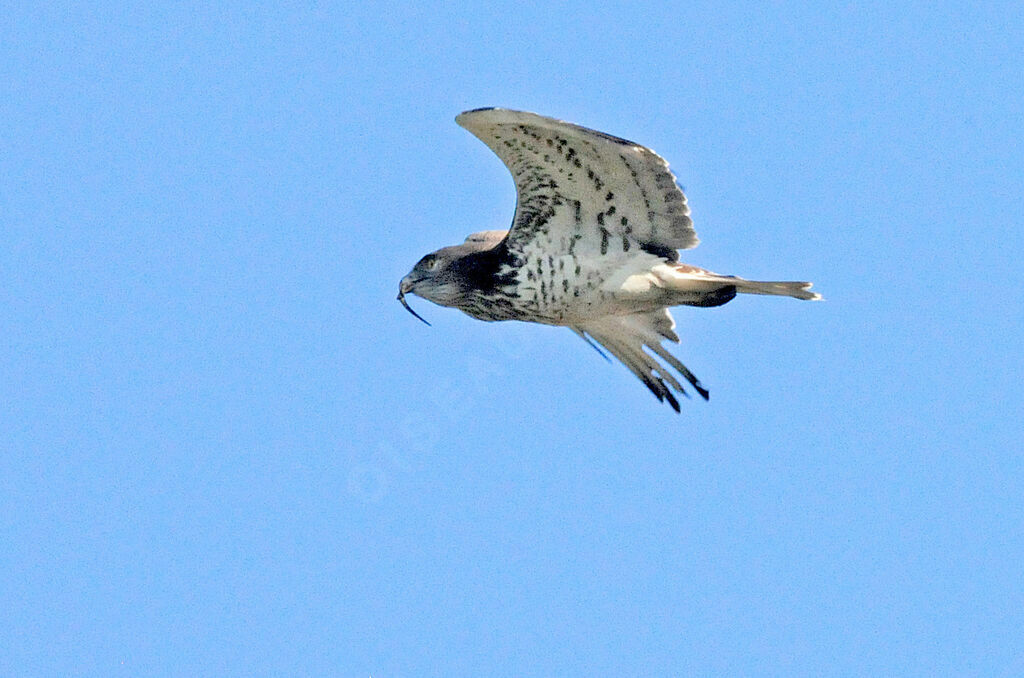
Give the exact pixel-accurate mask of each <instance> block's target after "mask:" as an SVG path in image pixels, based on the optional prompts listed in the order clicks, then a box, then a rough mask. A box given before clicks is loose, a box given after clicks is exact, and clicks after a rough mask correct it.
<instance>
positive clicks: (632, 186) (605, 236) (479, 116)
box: [455, 108, 699, 259]
mask: <svg viewBox="0 0 1024 678" xmlns="http://www.w3.org/2000/svg"><path fill="white" fill-rule="evenodd" d="M455 121H456V122H457V123H458V124H460V125H462V126H463V127H464V128H466V129H467V130H469V131H470V132H472V133H473V134H474V135H476V136H477V137H478V138H479V139H480V140H481V141H483V142H484V143H485V144H487V145H488V146H489V147H490V148H491V150H493V151H494V152H495V153H496V154H497V155H498V157H499V158H501V160H502V162H504V163H505V165H506V166H507V167H508V169H509V171H510V172H511V173H512V177H513V178H514V179H515V183H516V193H517V200H516V214H515V218H514V219H513V222H512V228H511V231H510V233H509V236H508V239H507V241H506V245H507V246H508V247H509V249H510V250H511V251H513V252H522V251H523V250H524V249H526V248H527V247H529V244H530V243H531V242H534V241H536V240H537V239H538V238H539V237H540V236H546V237H545V238H544V246H545V249H546V250H547V251H548V252H549V253H551V254H559V253H565V252H572V248H573V246H574V244H575V242H576V241H578V240H581V239H582V240H586V241H593V242H597V243H599V244H600V245H599V246H600V249H601V253H602V254H603V253H604V252H605V251H606V250H607V249H608V246H609V241H611V242H613V243H619V242H621V243H622V249H623V250H626V249H628V247H629V242H633V243H636V244H639V245H641V246H643V247H645V248H646V249H648V250H650V251H655V252H657V253H659V254H662V255H663V256H666V257H667V258H672V259H675V258H677V255H676V254H675V250H677V249H690V248H692V247H696V246H697V243H698V242H699V240H698V238H697V234H696V232H695V231H694V229H693V221H692V220H691V219H690V208H689V207H688V206H687V204H686V196H684V195H683V191H682V190H681V189H680V188H679V186H678V185H677V184H676V180H675V176H674V175H673V174H672V172H671V171H670V170H669V168H668V163H666V162H665V161H664V160H663V159H662V158H661V156H659V155H658V154H657V153H655V152H654V151H652V150H651V149H649V148H645V147H643V146H640V145H639V144H635V143H633V142H632V141H627V140H625V139H620V138H619V137H614V136H611V135H608V134H604V133H602V132H597V131H595V130H591V129H587V128H586V127H580V126H578V125H573V124H571V123H568V122H563V121H561V120H555V119H554V118H545V117H543V116H540V115H536V114H534V113H526V112H522V111H509V110H505V109H501V108H481V109H477V110H473V111H467V112H465V113H462V114H461V115H459V116H458V117H456V118H455Z"/></svg>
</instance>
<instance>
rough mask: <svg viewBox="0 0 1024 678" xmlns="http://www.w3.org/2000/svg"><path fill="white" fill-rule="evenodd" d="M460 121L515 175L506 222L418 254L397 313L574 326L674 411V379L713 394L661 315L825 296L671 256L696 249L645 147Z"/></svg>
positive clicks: (495, 115) (509, 124)
mask: <svg viewBox="0 0 1024 678" xmlns="http://www.w3.org/2000/svg"><path fill="white" fill-rule="evenodd" d="M456 122H458V123H459V124H460V125H462V126H463V127H465V128H466V129H467V130H469V131H470V132H472V133H473V134H474V135H476V136H477V137H478V138H479V139H480V140H481V141H483V142H484V143H485V144H487V145H488V146H489V147H490V148H491V150H493V151H494V152H495V153H496V154H497V155H498V157H499V158H500V159H501V160H502V162H504V163H505V165H506V166H507V167H508V169H509V171H510V172H511V173H512V177H513V179H514V180H515V184H516V192H517V201H516V212H515V217H514V218H513V220H512V226H511V228H510V229H509V230H507V231H483V232H480V233H474V234H472V235H470V236H469V237H468V238H466V241H465V242H464V243H462V244H461V245H457V246H454V247H445V248H442V249H440V250H438V251H436V252H433V253H431V254H428V255H427V256H425V257H423V258H422V259H421V260H420V261H419V263H417V264H416V266H415V267H414V268H413V270H412V271H411V272H410V273H409V275H407V276H405V278H403V279H402V281H401V284H400V286H399V300H401V301H402V303H403V304H405V295H406V294H408V293H413V294H416V295H419V296H421V297H423V298H425V299H428V300H430V301H433V302H434V303H437V304H440V305H442V306H451V307H454V308H458V309H459V310H461V311H464V312H465V313H467V314H469V315H471V316H473V317H474V318H479V319H480V320H488V321H496V320H523V321H528V322H538V323H543V324H547V325H563V326H566V327H569V328H570V329H572V330H573V331H574V332H575V333H576V334H578V335H579V336H580V337H582V338H583V339H584V340H586V341H587V342H588V343H591V344H592V345H594V346H595V348H597V347H598V346H600V347H603V348H604V349H605V350H606V351H608V352H609V353H611V354H612V355H614V356H615V357H617V358H618V359H619V360H621V361H622V362H623V364H625V365H626V367H627V368H629V369H630V371H632V372H633V374H635V375H636V376H637V378H639V379H640V381H642V382H643V383H644V384H645V385H646V386H647V388H649V389H650V390H651V392H652V393H654V395H655V396H657V398H658V399H659V400H665V401H668V403H669V404H670V405H671V406H672V407H673V408H674V409H675V410H676V411H677V412H678V411H679V402H678V400H677V399H676V397H675V395H674V394H673V391H674V392H676V393H681V394H684V395H686V391H685V389H684V388H683V386H682V384H681V383H680V382H679V380H678V379H677V378H676V376H675V375H676V374H678V375H680V376H682V377H683V379H684V380H685V381H687V382H689V384H690V385H691V386H692V387H693V388H694V389H695V390H696V391H697V392H698V393H700V394H701V395H702V396H703V397H704V398H705V399H707V397H708V392H707V390H706V389H705V388H704V387H703V386H702V385H701V384H700V382H699V381H698V380H697V378H696V377H694V376H693V374H692V373H691V372H690V371H689V370H688V369H686V367H685V366H684V365H683V364H682V363H681V362H679V360H678V359H676V358H675V357H674V356H673V355H672V354H670V353H669V352H668V351H666V350H665V348H664V347H663V346H662V342H663V341H664V340H665V339H668V340H670V341H673V342H678V341H679V337H678V335H676V333H675V330H674V327H675V323H674V321H673V320H672V316H671V315H670V314H669V312H668V308H669V307H671V306H679V305H687V306H698V307H708V306H720V305H722V304H725V303H727V302H728V301H730V300H731V299H732V298H733V297H735V296H736V294H737V293H738V292H741V293H747V294H769V295H780V296H790V297H795V298H797V299H820V296H819V295H817V294H815V293H813V292H810V291H808V290H809V289H810V287H811V284H810V283H805V282H757V281H750V280H744V279H742V278H737V277H734V276H723V275H719V274H717V273H712V272H711V271H706V270H704V269H701V268H697V267H694V266H689V265H686V264H682V263H680V262H679V253H678V251H677V250H680V249H684V250H685V249H690V248H692V247H696V245H697V243H698V242H699V241H698V239H697V234H696V232H695V231H694V229H693V221H692V220H691V219H690V208H689V207H688V205H687V203H686V197H685V196H684V195H683V192H682V190H681V189H680V188H679V186H678V185H677V184H676V180H675V176H674V175H673V174H672V172H671V171H670V170H669V168H668V164H667V163H666V162H665V161H664V160H663V159H662V158H661V157H660V156H659V155H658V154H656V153H655V152H654V151H652V150H650V149H649V148H645V147H643V146H640V145H639V144H635V143H633V142H631V141H627V140H625V139H620V138H619V137H615V136H611V135H609V134H604V133H602V132H597V131H595V130H590V129H587V128H585V127H579V126H577V125H573V124H571V123H567V122H562V121H560V120H555V119H552V118H545V117H542V116H539V115H536V114H533V113H526V112H521V111H510V110H504V109H498V108H485V109H477V110H473V111H467V112H466V113H463V114H461V115H459V116H458V117H457V118H456ZM406 308H408V305H407V304H406ZM410 310H411V309H410ZM598 350H601V349H600V348H599V349H598ZM659 359H660V361H659ZM669 368H672V369H669ZM672 370H675V373H673V371H672Z"/></svg>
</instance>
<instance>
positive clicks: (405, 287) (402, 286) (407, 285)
mask: <svg viewBox="0 0 1024 678" xmlns="http://www.w3.org/2000/svg"><path fill="white" fill-rule="evenodd" d="M415 286H416V284H415V283H414V282H413V281H412V280H410V279H409V277H408V276H406V277H404V278H402V282H401V283H399V284H398V301H399V302H401V304H402V306H405V310H406V311H408V312H409V313H412V314H413V315H414V316H416V317H417V318H419V319H420V320H423V318H420V314H419V313H417V312H416V311H414V310H412V307H411V306H409V302H407V301H406V300H405V295H406V294H407V293H408V292H411V291H412V288H413V287H415ZM423 322H425V323H426V324H427V326H428V327H429V326H430V323H428V322H427V321H426V320H423Z"/></svg>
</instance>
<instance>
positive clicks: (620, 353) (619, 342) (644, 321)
mask: <svg viewBox="0 0 1024 678" xmlns="http://www.w3.org/2000/svg"><path fill="white" fill-rule="evenodd" d="M572 330H573V331H574V332H575V333H576V334H578V335H579V336H581V337H582V338H583V339H584V341H586V342H587V343H589V344H591V345H592V346H594V348H597V346H596V345H595V344H594V342H597V344H600V345H601V346H603V347H604V348H605V349H606V350H608V352H610V353H611V354H612V355H614V356H615V357H616V358H618V359H619V360H621V361H622V364H624V365H625V366H626V367H628V368H629V371H630V372H632V373H633V374H635V375H636V376H637V378H638V379H640V381H642V382H643V383H644V385H645V386H646V387H647V388H649V389H650V390H651V393H653V394H654V395H655V397H657V398H658V400H661V401H664V400H667V401H668V404H669V405H671V406H672V409H674V410H675V411H676V412H678V411H679V401H678V400H676V397H675V395H673V393H672V391H673V390H675V391H676V392H677V393H681V394H682V395H684V396H687V397H689V396H688V394H687V393H686V390H685V389H684V388H683V386H682V384H680V383H679V380H678V379H676V377H675V375H673V374H672V371H671V370H669V369H668V368H667V367H666V366H665V365H663V364H661V363H660V362H658V361H657V360H655V358H654V356H652V355H650V354H649V353H648V352H647V351H645V350H644V348H647V349H650V350H651V351H652V352H653V353H654V354H655V355H657V356H658V357H659V358H661V359H662V360H664V361H665V362H666V363H668V364H669V365H670V366H671V367H673V368H674V369H675V370H676V371H677V372H678V373H679V374H680V375H681V376H682V377H683V378H684V379H686V381H688V382H690V385H691V386H693V388H694V389H695V390H696V391H697V393H700V395H701V397H703V398H704V400H707V399H708V390H707V389H706V388H704V387H703V386H702V385H701V383H700V381H699V380H698V379H697V377H695V376H693V372H691V371H690V370H688V369H686V365H683V363H681V362H679V359H678V358H676V357H675V356H674V355H672V354H671V353H669V352H668V351H667V350H665V347H664V346H662V345H661V342H662V341H664V340H665V339H668V340H669V341H674V342H676V343H678V342H679V336H678V335H677V334H676V333H675V321H674V320H672V315H671V314H670V313H669V312H668V309H666V308H663V309H661V310H658V311H651V312H649V313H634V314H632V315H609V316H604V317H603V318H596V319H594V320H592V321H589V322H587V323H586V324H584V325H579V326H574V327H573V328H572ZM598 350H599V351H600V349H598Z"/></svg>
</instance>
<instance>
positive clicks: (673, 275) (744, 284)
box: [651, 264, 821, 301]
mask: <svg viewBox="0 0 1024 678" xmlns="http://www.w3.org/2000/svg"><path fill="white" fill-rule="evenodd" d="M651 272H652V273H653V274H654V275H655V276H656V277H657V278H658V279H659V280H660V281H661V283H662V284H663V285H664V286H665V287H667V288H668V289H672V290H676V291H679V292H690V293H697V294H701V293H703V294H708V293H711V292H714V291H716V290H719V289H721V288H722V287H724V286H727V285H734V286H735V287H736V291H737V292H741V293H743V294H770V295H774V296H780V297H793V298H795V299H805V300H808V301H817V300H820V299H821V295H820V294H818V293H817V292H811V291H809V290H810V289H811V283H809V282H797V281H761V280H745V279H743V278H737V277H735V276H731V275H719V274H718V273H712V272H711V271H706V270H704V269H702V268H697V267H696V266H688V265H686V264H675V265H662V266H656V267H655V268H654V269H653V270H652V271H651Z"/></svg>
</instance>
